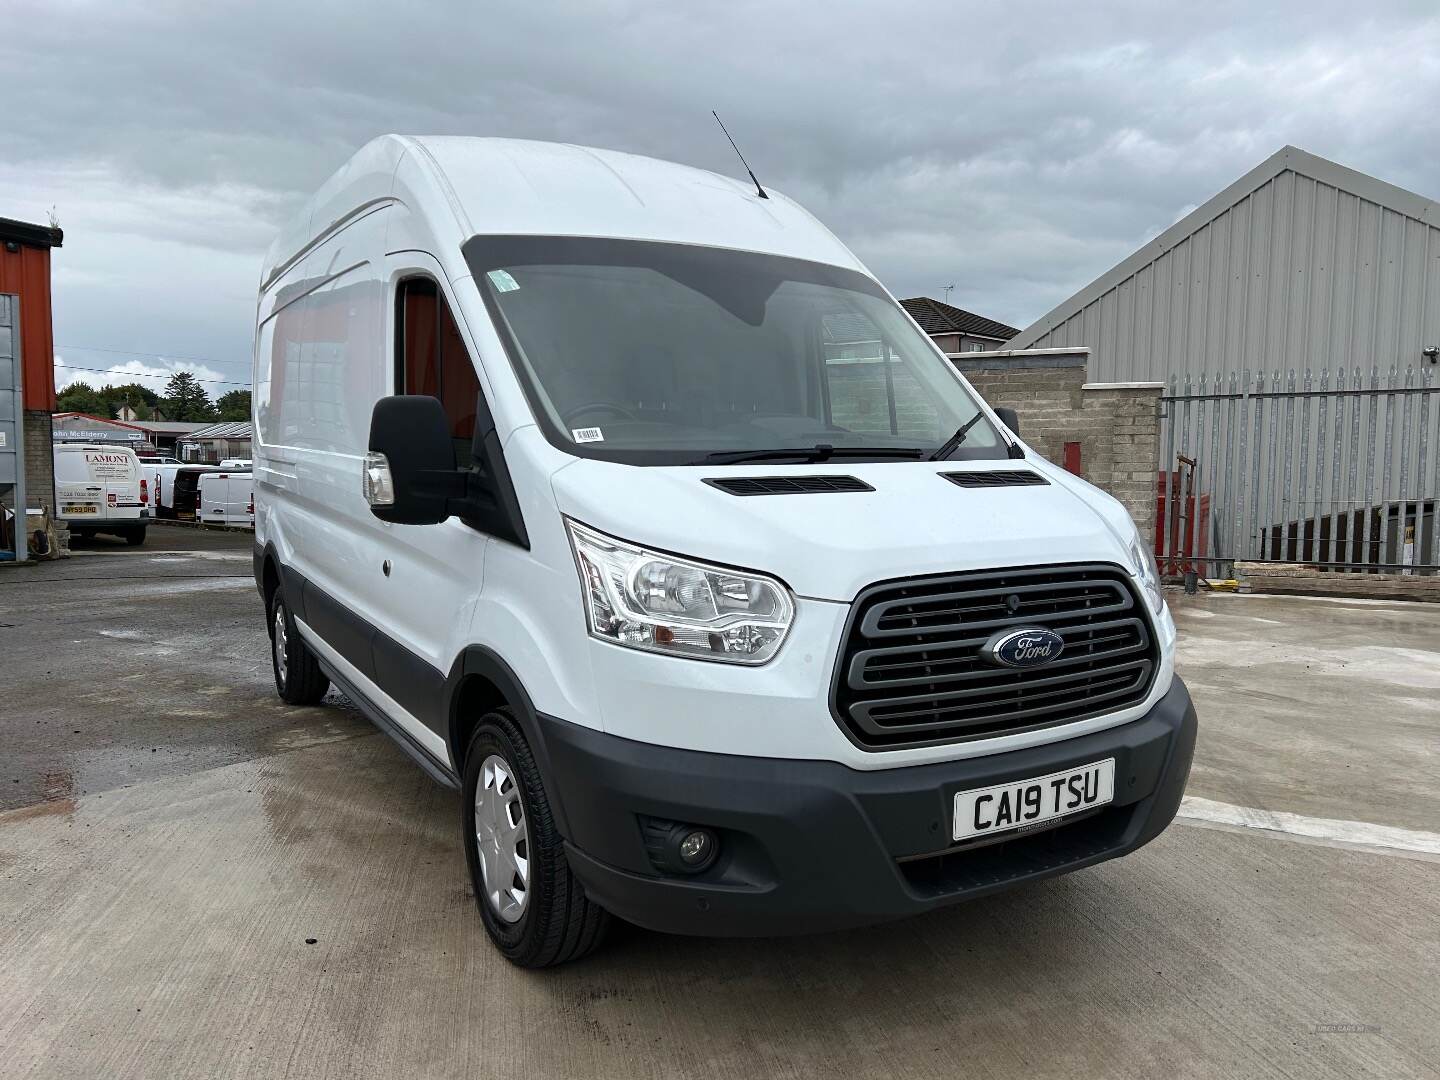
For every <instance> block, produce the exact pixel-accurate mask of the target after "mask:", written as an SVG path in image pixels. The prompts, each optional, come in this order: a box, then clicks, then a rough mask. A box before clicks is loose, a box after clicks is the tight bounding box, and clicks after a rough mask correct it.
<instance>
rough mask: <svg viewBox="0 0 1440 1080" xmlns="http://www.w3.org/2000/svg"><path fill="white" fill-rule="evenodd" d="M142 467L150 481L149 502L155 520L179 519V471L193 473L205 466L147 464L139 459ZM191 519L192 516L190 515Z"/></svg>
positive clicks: (168, 462)
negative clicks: (177, 504)
mask: <svg viewBox="0 0 1440 1080" xmlns="http://www.w3.org/2000/svg"><path fill="white" fill-rule="evenodd" d="M140 460H141V462H142V463H143V465H144V469H145V475H146V477H147V478H148V479H149V481H150V501H151V503H152V504H153V505H154V508H155V516H156V517H157V518H178V517H181V516H182V515H181V513H180V512H179V511H180V508H179V507H177V506H176V489H177V487H178V485H177V484H176V482H175V481H176V478H177V477H178V476H179V475H180V470H182V469H188V470H190V471H192V472H193V471H195V470H197V469H205V468H206V466H197V465H187V464H185V463H184V462H180V461H173V460H167V461H164V462H154V461H151V462H147V461H145V459H144V458H141V459H140ZM190 516H191V517H193V514H192V515H190Z"/></svg>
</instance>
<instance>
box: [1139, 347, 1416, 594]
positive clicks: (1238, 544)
mask: <svg viewBox="0 0 1440 1080" xmlns="http://www.w3.org/2000/svg"><path fill="white" fill-rule="evenodd" d="M1437 501H1440V385H1437V379H1436V369H1435V368H1434V367H1432V366H1429V365H1426V366H1424V367H1422V368H1421V369H1419V370H1418V371H1417V370H1416V369H1415V368H1407V369H1406V370H1405V371H1404V372H1401V371H1400V370H1398V369H1397V368H1391V369H1390V371H1389V372H1387V373H1386V374H1385V375H1383V376H1382V375H1381V372H1380V370H1379V369H1378V368H1371V369H1370V371H1369V372H1368V373H1364V372H1362V371H1361V369H1359V368H1355V369H1353V370H1349V371H1346V370H1343V369H1342V370H1338V371H1334V372H1331V371H1327V370H1321V371H1320V372H1318V373H1315V372H1311V371H1302V372H1299V373H1298V374H1297V373H1296V372H1295V371H1294V370H1291V371H1289V372H1285V373H1282V372H1279V371H1275V372H1259V373H1256V374H1252V373H1251V372H1249V371H1245V372H1231V373H1228V374H1220V375H1215V376H1213V377H1207V376H1206V375H1201V376H1200V377H1199V378H1198V379H1196V378H1194V377H1192V376H1180V377H1176V378H1174V379H1172V380H1171V382H1170V386H1169V388H1168V390H1167V392H1166V393H1165V394H1164V395H1163V396H1162V397H1161V429H1160V482H1159V488H1158V495H1157V512H1158V519H1157V523H1156V554H1157V557H1158V558H1159V561H1160V564H1161V569H1162V571H1163V572H1165V573H1166V574H1180V573H1184V572H1186V571H1188V570H1194V571H1196V572H1198V573H1199V574H1201V575H1202V576H1207V577H1225V576H1230V575H1231V574H1232V573H1233V569H1234V563H1235V562H1236V561H1238V560H1243V561H1256V562H1294V563H1306V564H1308V565H1311V566H1318V567H1320V568H1322V569H1326V570H1331V571H1335V572H1342V573H1347V572H1348V573H1402V574H1433V573H1435V572H1436V570H1437V569H1440V562H1437V559H1440V551H1437V536H1436V517H1435V512H1436V504H1437Z"/></svg>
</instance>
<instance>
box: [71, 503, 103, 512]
mask: <svg viewBox="0 0 1440 1080" xmlns="http://www.w3.org/2000/svg"><path fill="white" fill-rule="evenodd" d="M98 509H99V507H97V506H95V505H93V504H91V503H71V504H70V505H69V506H67V507H65V513H67V514H93V513H95V512H96V511H97V510H98Z"/></svg>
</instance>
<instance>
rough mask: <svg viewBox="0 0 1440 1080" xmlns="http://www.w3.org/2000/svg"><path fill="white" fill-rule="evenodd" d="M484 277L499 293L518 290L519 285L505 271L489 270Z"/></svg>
mask: <svg viewBox="0 0 1440 1080" xmlns="http://www.w3.org/2000/svg"><path fill="white" fill-rule="evenodd" d="M485 276H486V277H488V278H489V279H490V284H491V285H494V286H495V288H496V289H498V290H499V291H500V292H514V291H515V290H516V289H518V288H520V283H519V282H518V281H516V280H515V279H514V278H513V277H511V276H510V273H509V271H507V270H491V271H490V272H489V273H488V274H486V275H485Z"/></svg>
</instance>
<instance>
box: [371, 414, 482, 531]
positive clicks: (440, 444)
mask: <svg viewBox="0 0 1440 1080" xmlns="http://www.w3.org/2000/svg"><path fill="white" fill-rule="evenodd" d="M370 451H371V452H372V453H377V454H384V455H385V459H386V461H388V462H389V464H390V477H391V482H392V485H393V490H394V501H393V502H392V503H390V504H389V505H374V504H372V505H371V507H370V511H371V513H373V514H374V515H375V516H376V517H378V518H379V519H380V520H381V521H390V522H394V523H395V524H397V525H434V524H437V523H439V522H441V521H444V520H445V519H446V518H448V517H450V516H451V514H452V513H454V511H453V510H451V508H450V502H451V500H452V499H453V498H455V497H456V496H457V495H461V494H463V492H464V483H463V477H462V476H461V474H460V473H459V472H457V470H456V469H455V451H454V450H453V449H452V444H451V442H450V420H449V418H448V417H447V416H446V415H445V408H444V406H443V405H441V404H440V399H439V398H433V397H430V396H429V395H426V394H398V395H396V396H394V397H387V398H381V399H380V400H379V401H377V402H376V403H375V409H374V411H373V412H372V413H371V414H370Z"/></svg>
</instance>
